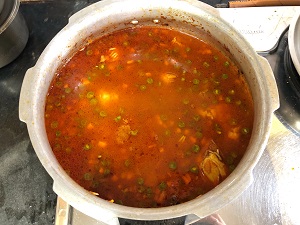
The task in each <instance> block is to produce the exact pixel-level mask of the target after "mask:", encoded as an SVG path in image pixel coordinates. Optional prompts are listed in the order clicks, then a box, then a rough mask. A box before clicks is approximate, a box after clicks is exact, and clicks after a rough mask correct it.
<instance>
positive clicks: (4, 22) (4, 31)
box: [0, 0, 29, 68]
mask: <svg viewBox="0 0 300 225" xmlns="http://www.w3.org/2000/svg"><path fill="white" fill-rule="evenodd" d="M19 7H20V1H19V0H0V68H2V67H4V66H6V65H7V64H9V63H10V62H12V61H13V60H14V59H16V58H17V57H18V56H19V54H20V53H21V52H22V51H23V49H24V48H25V46H26V43H27V41H28V37H29V32H28V28H27V25H26V22H25V20H24V18H23V16H22V15H21V13H20V12H19Z"/></svg>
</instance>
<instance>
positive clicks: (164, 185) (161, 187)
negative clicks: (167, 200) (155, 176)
mask: <svg viewBox="0 0 300 225" xmlns="http://www.w3.org/2000/svg"><path fill="white" fill-rule="evenodd" d="M158 188H159V190H161V191H164V190H166V188H167V183H166V182H164V181H163V182H161V183H160V184H159V185H158Z"/></svg>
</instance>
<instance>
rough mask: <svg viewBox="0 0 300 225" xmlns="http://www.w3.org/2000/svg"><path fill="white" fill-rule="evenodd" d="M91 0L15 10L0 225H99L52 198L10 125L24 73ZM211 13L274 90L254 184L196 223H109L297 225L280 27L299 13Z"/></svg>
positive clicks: (2, 113)
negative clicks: (22, 42) (21, 43)
mask: <svg viewBox="0 0 300 225" xmlns="http://www.w3.org/2000/svg"><path fill="white" fill-rule="evenodd" d="M95 1H96V0H94V1H92V0H74V1H70V0H61V1H55V0H43V1H39V0H34V1H32V0H30V1H24V2H23V3H22V5H21V13H22V14H23V16H24V18H25V20H26V21H27V24H28V27H29V30H30V38H29V42H28V44H27V46H26V48H25V50H24V51H23V53H22V54H21V55H20V56H19V58H17V59H16V60H15V61H14V62H13V63H11V64H10V65H8V66H6V67H4V68H1V69H0V96H1V98H0V130H1V132H0V146H1V147H0V157H1V160H0V170H1V174H0V224H6V225H16V224H17V225H19V224H20V225H21V224H22V225H29V224H46V225H47V224H53V223H55V224H56V225H60V224H64V225H67V224H69V225H82V224H89V225H96V224H104V223H103V222H101V221H95V220H94V219H92V218H89V217H87V216H86V215H84V214H82V213H80V212H79V211H77V210H76V209H73V208H72V207H70V206H69V205H67V204H66V203H65V202H64V201H62V199H60V198H59V197H57V196H56V195H55V193H54V192H53V190H52V185H53V182H52V179H51V178H50V177H49V175H48V174H47V173H46V171H45V170H44V168H43V167H42V165H41V164H40V162H39V160H38V158H37V157H36V155H35V152H34V150H33V148H32V146H31V143H30V140H29V137H28V133H27V130H26V126H25V124H23V123H22V122H20V121H19V119H18V98H19V94H20V88H21V84H22V80H23V77H24V74H25V72H26V70H27V69H28V68H30V67H32V66H33V65H34V64H35V62H36V60H37V59H38V57H39V55H40V54H41V52H42V51H43V49H44V48H45V46H46V45H47V44H48V42H49V41H50V40H51V39H52V38H53V36H54V35H55V34H56V33H57V32H58V31H59V30H60V29H61V28H62V27H63V26H64V25H66V24H67V21H68V18H69V17H70V16H71V15H72V14H73V13H74V12H76V11H78V10H79V9H81V8H83V7H85V6H87V5H89V4H91V3H92V2H95ZM218 11H219V13H220V16H221V17H222V18H224V19H225V20H227V21H228V22H229V23H231V24H232V25H233V26H234V27H235V28H236V29H237V30H239V31H240V32H241V33H242V34H243V35H244V36H245V37H246V39H247V40H248V41H249V42H250V44H251V45H252V46H253V48H254V49H255V50H256V51H257V52H258V53H259V54H260V55H262V56H264V57H266V58H267V60H268V61H269V63H270V65H271V67H272V70H273V72H274V76H275V79H276V81H277V85H278V89H279V96H280V104H281V106H280V108H279V109H278V110H277V111H276V112H275V113H274V116H273V124H272V130H271V135H270V138H269V141H268V144H267V147H266V150H265V151H264V154H263V155H262V157H261V159H260V161H259V162H258V164H257V166H256V167H255V169H254V171H253V177H254V182H253V183H252V185H251V186H250V187H249V188H248V189H247V190H246V191H245V192H244V193H243V194H242V195H241V196H240V197H238V198H237V199H235V200H234V201H233V202H231V203H230V204H228V205H227V206H225V207H224V208H222V209H221V210H219V211H218V212H216V213H215V214H214V215H211V216H210V217H208V218H204V219H202V220H200V219H199V218H197V217H195V216H193V215H189V216H187V217H182V218H175V219H172V220H165V221H155V222H153V221H152V222H148V221H131V220H127V219H121V218H120V219H119V220H118V221H116V224H117V223H119V224H121V225H125V224H126V225H137V224H165V225H168V224H178V225H179V224H180V225H181V224H196V225H197V224H198V225H200V224H230V225H235V224H245V225H247V224H249V225H250V224H251V225H252V224H274V225H275V224H278V225H279V224H300V218H299V216H298V214H299V213H298V211H299V210H298V200H299V199H300V192H299V191H298V190H299V189H300V166H299V161H300V115H299V114H300V107H299V105H300V102H299V99H300V98H299V97H300V96H299V95H300V91H299V87H300V81H299V75H298V74H297V73H296V74H295V75H293V74H294V73H295V68H294V67H293V64H292V63H291V59H290V55H289V52H288V47H287V46H288V38H287V34H288V26H289V23H290V21H291V19H292V17H293V15H295V14H296V13H297V12H299V11H300V7H259V8H239V9H229V8H224V9H223V8H222V9H218ZM297 75H298V76H297ZM61 219H62V220H61ZM212 220H215V221H216V220H218V223H213V222H212ZM62 221H63V222H64V223H60V222H62Z"/></svg>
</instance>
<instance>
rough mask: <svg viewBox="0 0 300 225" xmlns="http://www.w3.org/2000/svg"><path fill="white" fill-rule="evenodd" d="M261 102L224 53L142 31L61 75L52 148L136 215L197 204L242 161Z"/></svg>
mask: <svg viewBox="0 0 300 225" xmlns="http://www.w3.org/2000/svg"><path fill="white" fill-rule="evenodd" d="M253 117H254V109H253V101H252V97H251V93H250V90H249V87H248V85H247V83H246V81H245V78H244V76H243V74H242V72H241V71H240V70H239V68H238V67H237V65H235V63H234V62H233V61H232V60H230V58H229V57H228V56H226V54H225V51H222V50H221V49H220V48H217V47H214V46H213V45H212V44H210V43H209V42H207V41H203V40H200V39H198V38H196V37H193V36H190V35H187V34H185V33H182V32H179V31H176V30H172V29H168V28H157V27H156V28H155V27H135V28H130V29H124V30H120V31H116V32H114V33H112V34H109V35H106V36H103V37H100V38H99V39H96V40H94V41H93V42H92V43H90V44H89V45H87V46H85V47H84V48H83V49H81V50H80V51H78V52H77V53H76V54H75V55H74V56H72V57H71V58H70V60H69V61H68V62H66V63H65V65H63V66H62V67H61V68H60V69H59V70H58V71H57V73H56V76H55V77H54V79H53V81H52V83H51V85H50V88H49V92H48V95H47V99H46V107H45V124H46V131H47V135H48V138H49V142H50V145H51V147H52V149H53V152H54V154H55V156H56V158H57V160H58V162H59V163H60V164H61V166H62V167H63V168H64V170H65V171H66V172H67V173H68V174H69V175H70V177H71V178H72V179H74V180H75V181H76V182H77V183H78V184H80V185H81V186H82V187H84V188H85V189H87V190H89V191H91V192H92V193H93V194H95V195H97V196H99V197H100V198H103V199H106V200H109V201H112V202H115V203H118V204H123V205H126V206H133V207H163V206H170V205H174V204H179V203H182V202H186V201H189V200H191V199H194V198H195V197H197V196H199V195H203V194H205V193H206V192H208V191H209V190H211V189H212V188H214V187H215V186H216V185H218V184H219V183H220V182H222V181H223V180H224V179H225V178H226V177H227V176H228V175H229V174H230V173H231V172H232V171H233V170H234V168H235V167H236V166H237V164H238V163H239V161H240V159H241V158H242V156H243V154H244V152H245V150H246V148H247V146H248V143H249V140H250V137H251V131H252V125H253Z"/></svg>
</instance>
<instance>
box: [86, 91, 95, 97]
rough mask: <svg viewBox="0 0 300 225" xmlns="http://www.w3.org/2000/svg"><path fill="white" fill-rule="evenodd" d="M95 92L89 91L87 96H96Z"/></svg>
mask: <svg viewBox="0 0 300 225" xmlns="http://www.w3.org/2000/svg"><path fill="white" fill-rule="evenodd" d="M94 96H95V95H94V92H92V91H89V92H88V93H87V94H86V97H87V98H88V99H91V98H94Z"/></svg>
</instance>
